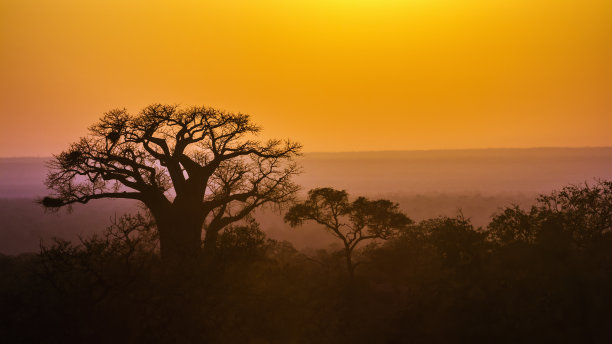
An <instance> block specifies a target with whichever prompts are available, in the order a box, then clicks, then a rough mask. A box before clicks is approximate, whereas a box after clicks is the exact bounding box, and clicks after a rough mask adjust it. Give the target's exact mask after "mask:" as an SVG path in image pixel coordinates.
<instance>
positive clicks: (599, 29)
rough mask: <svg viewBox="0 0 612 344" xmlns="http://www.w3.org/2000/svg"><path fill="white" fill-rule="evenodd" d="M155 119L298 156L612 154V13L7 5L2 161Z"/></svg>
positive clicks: (609, 8) (481, 1) (513, 7)
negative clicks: (295, 144) (492, 151)
mask: <svg viewBox="0 0 612 344" xmlns="http://www.w3.org/2000/svg"><path fill="white" fill-rule="evenodd" d="M153 102H164V103H165V102H167V103H180V104H185V105H194V104H202V105H209V106H215V107H220V108H223V109H226V110H230V111H240V112H245V113H250V114H252V115H253V117H254V119H255V121H256V122H257V123H259V124H261V125H262V126H263V127H264V129H265V131H264V134H265V135H269V136H271V137H291V138H293V139H295V140H297V141H300V142H302V143H303V144H304V146H305V150H306V151H356V150H404V149H439V148H443V149H445V148H485V147H533V146H610V145H612V135H611V134H610V132H612V1H610V0H580V1H579V0H575V1H569V0H554V1H553V0H538V1H534V0H467V1H459V0H455V1H451V0H404V1H400V0H352V1H351V0H253V1H236V0H223V1H210V2H208V1H195V0H192V1H182V2H181V1H151V0H147V1H131V2H130V1H126V0H122V1H109V0H104V1H98V0H87V1H83V0H74V1H67V0H53V1H31V0H0V116H1V120H2V121H1V125H0V156H24V155H30V156H31V155H38V156H45V155H49V154H51V153H57V152H59V151H61V150H62V149H63V148H65V147H66V145H67V144H68V143H69V142H71V141H73V140H75V139H76V138H78V137H79V136H80V135H83V134H84V133H85V128H87V127H88V126H89V125H90V124H92V123H93V122H94V121H95V120H96V119H97V118H98V117H99V116H100V115H101V114H102V113H103V112H104V111H106V110H109V109H111V108H115V107H127V108H128V109H129V110H133V111H137V110H139V109H140V108H141V107H143V106H145V105H147V104H149V103H153Z"/></svg>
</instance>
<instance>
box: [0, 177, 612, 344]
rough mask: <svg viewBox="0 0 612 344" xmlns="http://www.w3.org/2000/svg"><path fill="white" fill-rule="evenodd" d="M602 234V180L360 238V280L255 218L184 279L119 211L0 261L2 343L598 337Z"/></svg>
mask: <svg viewBox="0 0 612 344" xmlns="http://www.w3.org/2000/svg"><path fill="white" fill-rule="evenodd" d="M390 209H392V210H393V209H395V208H392V207H391V208H390ZM407 215H410V214H407ZM296 230H299V229H296ZM321 230H324V229H323V227H321ZM611 231H612V182H609V181H601V182H599V183H597V184H595V185H583V186H568V187H565V188H563V189H561V190H560V191H557V192H553V193H551V194H548V195H542V196H541V197H539V198H538V199H537V202H536V204H535V205H534V206H533V207H531V208H528V209H524V208H520V207H518V206H512V207H507V208H506V209H503V210H501V211H500V212H499V213H498V214H497V215H495V216H494V217H493V218H492V219H491V221H490V223H489V224H488V225H487V226H486V227H485V228H480V227H475V226H474V225H473V224H472V223H471V221H470V219H468V218H465V217H463V216H462V215H461V214H459V215H458V216H456V217H439V218H432V219H428V220H424V221H420V222H416V223H411V224H408V225H406V226H403V227H402V228H401V230H399V231H397V232H396V233H394V234H393V235H392V236H389V237H387V236H381V238H375V239H373V240H370V241H368V242H367V245H366V242H365V241H364V244H363V245H361V246H358V247H357V248H356V249H355V251H354V252H352V254H353V261H354V263H355V264H354V265H355V269H354V277H353V278H350V277H349V276H350V274H349V272H348V271H347V267H346V259H345V258H346V257H345V252H344V251H343V250H342V249H341V247H340V246H339V247H338V250H333V249H328V250H318V251H308V252H300V251H298V250H296V249H295V248H294V247H293V246H292V245H291V244H290V243H288V242H278V241H274V240H271V239H268V238H266V235H265V233H264V232H263V231H262V230H261V228H260V227H259V225H258V224H257V223H256V222H254V221H248V222H246V223H245V224H243V225H240V226H233V227H229V228H227V229H226V230H224V231H223V232H221V233H220V237H219V240H218V241H217V250H216V253H215V256H214V257H210V256H205V257H202V261H201V265H200V266H199V269H196V270H195V271H194V270H190V271H192V272H193V273H191V274H190V275H178V274H176V273H174V272H173V271H168V270H167V269H164V267H163V264H161V260H160V257H159V247H158V238H157V234H156V233H157V231H156V230H155V228H154V224H153V223H152V222H151V221H150V220H149V219H148V217H146V216H143V215H128V216H124V217H121V218H118V219H116V220H115V221H114V222H113V223H112V225H111V226H109V227H108V228H107V229H106V231H105V232H104V233H102V234H100V235H96V236H92V237H89V238H82V239H81V240H80V242H77V243H74V242H68V241H62V240H57V241H55V242H54V243H53V244H51V245H46V246H42V247H41V250H40V253H38V254H32V255H20V256H2V257H1V258H0V271H1V272H2V273H1V274H0V305H1V309H2V310H1V311H0V314H1V315H0V337H1V338H3V342H6V343H69V342H77V343H108V342H113V343H121V342H126V343H128V342H129V343H135V342H152V343H196V342H207V343H412V342H416V343H448V342H511V343H515V342H537V343H548V342H572V343H575V342H586V343H606V342H610V341H611V340H612V327H610V326H609V324H610V323H611V320H612V314H611V312H610V309H612V292H611V291H612V232H611ZM177 276H181V277H180V278H179V277H177Z"/></svg>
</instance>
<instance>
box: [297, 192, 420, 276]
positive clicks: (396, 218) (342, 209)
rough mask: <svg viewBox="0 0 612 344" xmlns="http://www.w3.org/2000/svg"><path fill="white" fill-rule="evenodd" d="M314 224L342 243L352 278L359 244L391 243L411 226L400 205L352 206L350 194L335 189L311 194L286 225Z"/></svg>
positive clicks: (367, 202)
mask: <svg viewBox="0 0 612 344" xmlns="http://www.w3.org/2000/svg"><path fill="white" fill-rule="evenodd" d="M307 220H310V221H315V222H316V223H318V224H320V225H322V226H324V228H325V229H326V230H328V231H329V232H330V233H331V234H332V235H334V236H335V237H336V238H338V239H340V240H341V241H342V244H343V245H344V254H345V256H346V264H347V269H348V272H349V275H350V276H351V277H353V275H354V270H355V267H356V266H357V264H355V263H353V261H352V255H353V251H354V250H355V248H356V247H357V245H358V244H359V243H361V242H362V241H366V240H372V239H389V238H391V237H393V236H394V235H395V234H396V233H398V231H400V230H402V229H404V228H405V227H406V226H407V225H408V224H410V223H411V222H412V220H410V219H409V218H408V217H407V216H406V215H405V214H403V213H402V212H401V211H400V210H399V207H398V205H397V204H394V203H392V202H391V201H389V200H383V199H381V200H375V201H372V200H369V199H367V198H365V197H358V198H357V199H356V200H354V201H353V202H349V200H348V193H347V192H346V191H344V190H342V191H340V190H335V189H332V188H317V189H312V190H310V191H309V192H308V199H306V201H304V202H302V203H297V204H295V205H293V206H292V207H291V208H290V209H289V211H287V214H286V215H285V221H286V222H289V224H291V226H297V225H300V224H302V223H303V222H304V221H307Z"/></svg>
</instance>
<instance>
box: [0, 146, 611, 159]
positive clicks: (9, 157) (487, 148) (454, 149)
mask: <svg viewBox="0 0 612 344" xmlns="http://www.w3.org/2000/svg"><path fill="white" fill-rule="evenodd" d="M606 148H607V149H610V148H612V146H533V147H485V148H431V149H427V148H425V149H387V150H352V151H351V150H347V151H308V152H303V154H356V153H405V152H442V151H444V152H448V151H455V152H459V151H485V150H537V149H606ZM51 157H52V155H44V156H43V155H13V156H0V159H28V158H30V159H34V158H38V159H40V158H51Z"/></svg>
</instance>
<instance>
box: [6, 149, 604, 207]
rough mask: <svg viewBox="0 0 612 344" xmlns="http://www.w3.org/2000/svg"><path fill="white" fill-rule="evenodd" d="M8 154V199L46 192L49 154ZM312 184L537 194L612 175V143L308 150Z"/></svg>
mask: <svg viewBox="0 0 612 344" xmlns="http://www.w3.org/2000/svg"><path fill="white" fill-rule="evenodd" d="M49 159H50V158H0V198H29V197H38V196H42V195H44V194H45V193H46V192H45V187H44V185H43V180H44V178H45V174H46V167H45V161H47V160H49ZM300 162H301V164H302V166H303V170H304V173H303V174H302V175H301V176H299V177H298V178H297V182H298V183H299V184H301V185H302V186H303V187H304V189H305V190H308V189H310V188H312V187H316V186H323V185H329V186H334V187H337V188H344V189H347V190H349V191H351V192H357V193H367V194H379V193H380V194H386V193H395V192H398V193H430V192H438V193H439V192H443V193H465V192H470V193H474V192H478V193H485V194H497V193H500V192H501V193H507V192H511V193H533V192H546V191H549V190H551V189H555V188H559V187H561V186H563V185H567V184H570V183H581V182H584V181H587V180H592V179H593V178H612V147H608V148H533V149H477V150H432V151H398V152H355V153H307V154H305V155H304V157H302V158H301V161H300Z"/></svg>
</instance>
